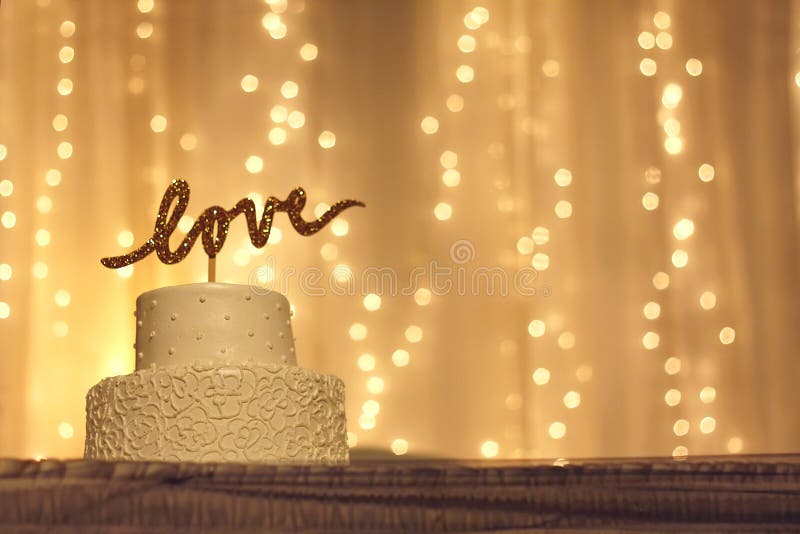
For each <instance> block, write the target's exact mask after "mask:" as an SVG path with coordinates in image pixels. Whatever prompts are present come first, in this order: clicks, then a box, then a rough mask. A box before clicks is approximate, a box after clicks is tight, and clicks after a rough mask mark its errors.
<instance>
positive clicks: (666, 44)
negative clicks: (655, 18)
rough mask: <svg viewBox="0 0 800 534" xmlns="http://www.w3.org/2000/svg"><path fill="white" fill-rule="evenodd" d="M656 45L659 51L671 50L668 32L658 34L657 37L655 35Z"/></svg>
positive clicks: (670, 39)
mask: <svg viewBox="0 0 800 534" xmlns="http://www.w3.org/2000/svg"><path fill="white" fill-rule="evenodd" d="M656 45H657V46H658V47H659V48H660V49H661V50H669V49H670V48H672V34H670V33H669V32H658V35H656Z"/></svg>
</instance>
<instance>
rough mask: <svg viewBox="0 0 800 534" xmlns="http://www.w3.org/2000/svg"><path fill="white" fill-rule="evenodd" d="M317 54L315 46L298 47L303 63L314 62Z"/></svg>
mask: <svg viewBox="0 0 800 534" xmlns="http://www.w3.org/2000/svg"><path fill="white" fill-rule="evenodd" d="M318 53H319V49H318V48H317V45H315V44H311V43H306V44H304V45H303V46H301V47H300V57H301V58H302V59H303V61H314V60H315V59H317V54H318Z"/></svg>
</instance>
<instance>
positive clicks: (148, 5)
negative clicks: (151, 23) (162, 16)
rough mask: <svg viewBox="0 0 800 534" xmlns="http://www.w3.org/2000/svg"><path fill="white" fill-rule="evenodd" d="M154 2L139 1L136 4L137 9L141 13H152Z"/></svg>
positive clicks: (148, 0) (151, 0) (150, 0)
mask: <svg viewBox="0 0 800 534" xmlns="http://www.w3.org/2000/svg"><path fill="white" fill-rule="evenodd" d="M153 5H154V2H153V0H139V1H138V2H136V8H137V9H138V10H139V11H140V12H141V13H150V12H151V11H152V10H153Z"/></svg>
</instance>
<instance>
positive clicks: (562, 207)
mask: <svg viewBox="0 0 800 534" xmlns="http://www.w3.org/2000/svg"><path fill="white" fill-rule="evenodd" d="M553 211H555V213H556V217H558V218H559V219H568V218H570V217H571V216H572V203H571V202H570V201H569V200H559V201H558V202H556V206H555V208H554V209H553Z"/></svg>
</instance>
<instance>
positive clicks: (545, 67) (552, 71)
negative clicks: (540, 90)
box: [542, 59, 561, 78]
mask: <svg viewBox="0 0 800 534" xmlns="http://www.w3.org/2000/svg"><path fill="white" fill-rule="evenodd" d="M560 72H561V65H559V63H558V61H556V60H555V59H548V60H547V61H545V62H544V63H542V73H543V74H544V75H545V76H547V77H548V78H555V77H556V76H558V74H559V73H560Z"/></svg>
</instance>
